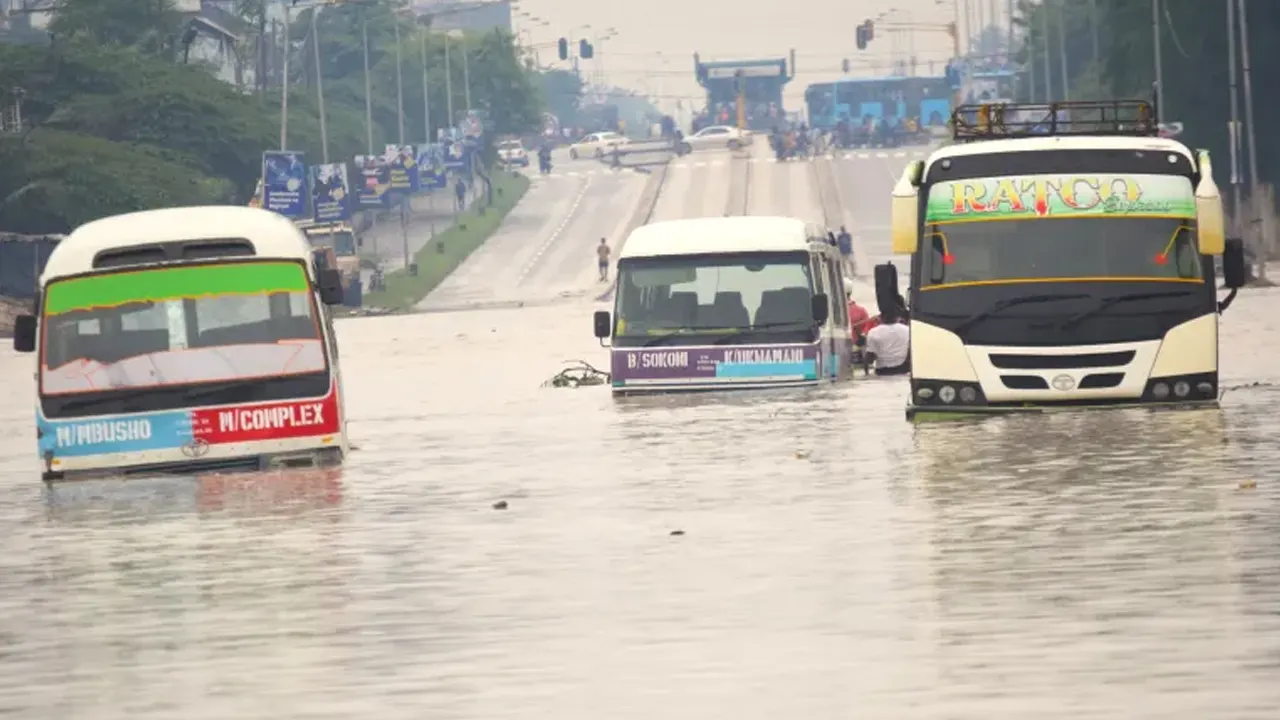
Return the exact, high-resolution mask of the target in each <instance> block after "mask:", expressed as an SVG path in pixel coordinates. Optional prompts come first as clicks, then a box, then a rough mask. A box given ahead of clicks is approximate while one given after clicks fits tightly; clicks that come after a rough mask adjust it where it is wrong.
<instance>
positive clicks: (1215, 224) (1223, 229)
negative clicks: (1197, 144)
mask: <svg viewBox="0 0 1280 720" xmlns="http://www.w3.org/2000/svg"><path fill="white" fill-rule="evenodd" d="M1198 155H1199V160H1200V184H1199V185H1197V186H1196V244H1197V245H1199V246H1200V254H1202V255H1221V254H1222V252H1223V248H1224V247H1225V245H1224V243H1225V242H1226V237H1227V222H1226V216H1225V215H1224V213H1223V210H1222V193H1220V192H1219V191H1218V185H1217V183H1215V182H1214V181H1213V163H1212V162H1211V161H1210V160H1209V151H1208V150H1201V151H1199V153H1198Z"/></svg>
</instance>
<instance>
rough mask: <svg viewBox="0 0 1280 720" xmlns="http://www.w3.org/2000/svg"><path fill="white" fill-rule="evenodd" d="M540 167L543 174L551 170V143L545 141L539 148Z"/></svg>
mask: <svg viewBox="0 0 1280 720" xmlns="http://www.w3.org/2000/svg"><path fill="white" fill-rule="evenodd" d="M538 169H539V170H540V171H541V172H542V173H543V174H546V173H549V172H551V143H543V144H542V146H541V147H539V148H538Z"/></svg>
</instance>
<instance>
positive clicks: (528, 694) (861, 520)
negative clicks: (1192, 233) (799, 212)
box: [0, 298, 1280, 720]
mask: <svg viewBox="0 0 1280 720" xmlns="http://www.w3.org/2000/svg"><path fill="white" fill-rule="evenodd" d="M1250 301H1251V300H1250V299H1246V298H1242V299H1241V301H1240V302H1239V303H1238V304H1237V306H1236V307H1233V309H1232V313H1234V314H1237V315H1236V317H1238V318H1239V319H1238V320H1236V322H1244V321H1247V320H1248V318H1250V317H1251V316H1257V317H1259V318H1265V317H1267V315H1266V313H1265V312H1261V311H1260V310H1258V308H1255V309H1254V311H1249V310H1247V307H1248V303H1249V302H1250ZM1251 312H1252V313H1253V315H1251V314H1250V313H1251ZM588 315H589V308H581V309H579V310H577V311H576V312H566V310H565V308H563V307H560V308H556V307H551V308H539V309H525V310H522V311H500V312H499V311H494V312H474V313H465V314H459V315H449V314H434V315H427V316H417V317H404V318H390V319H381V318H380V319H369V320H360V321H353V322H346V323H339V325H338V326H339V333H340V335H341V337H342V341H343V343H344V352H343V363H344V371H345V372H346V377H345V378H344V380H345V385H346V387H345V389H346V392H347V396H348V397H349V402H350V407H349V408H348V409H349V410H350V412H351V416H352V417H351V428H352V432H353V438H352V440H353V442H355V443H356V444H357V445H359V446H360V447H361V451H360V452H358V453H355V454H353V455H352V456H351V459H350V462H349V463H348V464H347V466H346V467H345V468H344V469H342V470H338V471H331V472H328V473H315V472H303V473H301V474H297V473H296V472H293V471H291V472H290V473H275V474H269V475H262V476H250V477H244V476H240V477H230V476H224V477H208V478H197V479H189V478H188V479H157V480H140V481H129V482H98V481H95V482H87V483H84V484H80V485H65V486H59V487H57V488H55V489H53V490H48V491H46V490H45V489H44V488H43V487H42V485H41V484H40V483H39V482H38V475H37V468H36V466H35V462H34V457H33V456H34V451H33V448H34V446H35V439H34V436H33V433H32V430H31V412H30V397H31V396H30V393H31V384H30V379H29V378H30V372H29V364H28V361H29V358H18V357H15V356H12V355H7V354H3V355H0V375H2V376H3V377H5V378H15V379H16V381H14V382H6V383H0V422H4V423H5V426H6V427H9V428H13V430H12V432H10V433H8V434H7V435H6V436H5V437H3V438H0V477H2V478H3V479H4V480H5V481H6V483H7V484H6V487H5V493H4V494H2V495H0V617H3V618H4V622H3V623H2V624H0V658H2V662H3V668H2V669H3V670H4V672H2V673H0V711H12V712H13V714H15V715H16V716H19V717H66V718H76V717H92V718H95V720H97V719H100V718H126V717H127V718H141V719H143V720H151V719H153V718H154V719H157V720H158V719H161V718H163V719H164V720H169V719H170V718H173V717H183V718H210V719H212V718H218V719H219V720H223V719H225V718H228V717H236V718H250V719H256V718H281V717H290V718H294V717H298V718H302V717H305V718H351V717H365V716H373V715H376V716H378V717H380V718H406V719H408V718H413V719H415V720H417V719H420V718H422V717H431V718H459V719H467V720H472V719H474V720H481V719H483V720H500V719H503V718H542V717H557V718H566V719H571V718H588V717H590V718H599V717H607V718H609V719H610V720H618V719H629V718H637V719H639V718H644V719H645V720H649V719H650V718H653V717H656V716H661V717H664V718H691V719H692V718H699V719H701V718H721V717H733V718H748V719H750V718H760V719H764V718H769V719H770V720H773V719H775V718H779V717H797V718H800V717H803V718H844V717H850V716H851V713H853V714H856V715H857V716H858V717H864V716H865V717H873V718H879V717H885V718H931V719H933V718H937V719H941V718H966V719H967V718H975V719H976V718H983V719H986V718H1010V719H1011V720H1012V719H1014V718H1016V719H1017V720H1024V719H1025V718H1027V717H1031V716H1034V717H1053V718H1072V720H1076V719H1078V718H1086V719H1089V718H1146V717H1150V718H1157V717H1159V718H1188V719H1190V718H1195V719H1197V720H1199V719H1200V718H1206V717H1212V718H1232V719H1233V720H1234V719H1236V718H1244V719H1249V718H1267V719H1268V720H1270V718H1272V717H1273V716H1274V708H1275V707H1277V706H1280V685H1277V684H1276V683H1275V682H1274V678H1275V677H1276V676H1277V674H1278V673H1280V668H1277V667H1276V665H1277V664H1278V663H1280V617H1278V616H1277V614H1276V612H1277V611H1276V610H1275V608H1280V592H1278V591H1277V589H1276V587H1277V581H1278V580H1280V553H1277V552H1276V550H1275V538H1276V537H1280V511H1278V510H1277V507H1276V505H1277V502H1278V501H1280V491H1277V489H1276V486H1275V481H1274V480H1273V479H1272V478H1273V477H1274V475H1275V473H1274V472H1273V471H1272V468H1274V467H1275V464H1276V462H1277V460H1280V451H1278V450H1277V447H1276V444H1275V440H1274V438H1275V437H1276V432H1277V430H1280V427H1278V425H1280V424H1278V423H1277V421H1276V419H1275V416H1274V411H1273V410H1272V408H1273V407H1275V405H1276V403H1277V402H1280V391H1278V390H1275V389H1272V388H1271V387H1261V388H1255V389H1251V390H1249V391H1241V392H1239V393H1229V394H1228V396H1227V400H1226V403H1225V407H1224V409H1223V410H1222V411H1220V412H1219V411H1201V412H1186V413H1147V412H1135V411H1113V412H1100V413H1082V414H1065V415H1052V416H1042V417H1012V418H997V419H992V420H989V421H984V422H976V423H942V424H936V425H927V426H921V427H919V428H915V427H912V426H911V425H909V424H907V423H906V422H905V421H904V419H903V413H902V410H903V403H904V401H905V398H906V384H905V381H904V380H902V379H901V378H894V379H884V378H882V379H870V380H862V379H859V380H857V381H855V382H852V383H847V384H844V385H841V386H837V387H821V388H814V389H807V390H796V389H792V390H782V391H778V392H767V393H731V394H702V395H689V396H680V397H674V396H663V397H634V398H626V399H624V400H618V401H615V400H613V399H612V398H611V397H610V396H609V392H608V389H607V388H583V389H578V390H548V389H541V388H539V387H538V385H539V384H540V383H541V382H542V381H543V380H545V379H546V377H547V376H549V375H550V374H551V373H553V372H555V370H556V369H558V368H559V367H560V363H561V361H563V360H564V359H566V358H575V357H581V358H584V359H587V360H589V361H596V362H595V364H597V365H599V364H602V363H603V362H604V361H603V360H602V358H603V356H604V353H605V352H606V351H603V350H601V349H600V348H598V347H595V346H594V340H593V339H592V338H591V337H590V334H589V333H587V332H586V330H585V329H586V328H587V323H586V318H587V317H588ZM1259 322H1261V320H1260V321H1259ZM1247 331H1248V328H1247V327H1243V328H1242V327H1240V326H1239V325H1237V326H1234V327H1231V328H1229V330H1228V332H1226V333H1224V338H1226V340H1224V342H1231V337H1232V336H1231V333H1236V334H1238V335H1240V336H1247V337H1248V339H1249V341H1250V342H1249V343H1248V344H1247V345H1241V347H1242V348H1243V350H1242V352H1241V353H1230V354H1228V355H1227V356H1226V357H1227V358H1228V360H1227V362H1229V363H1230V364H1231V366H1230V368H1229V370H1228V375H1229V376H1230V377H1231V378H1239V379H1240V380H1241V381H1244V380H1248V381H1254V380H1262V381H1280V377H1277V376H1276V373H1275V371H1274V369H1273V367H1272V363H1271V360H1270V359H1271V358H1273V357H1274V356H1275V354H1276V351H1277V350H1280V341H1277V339H1276V338H1278V337H1280V335H1277V334H1276V333H1275V332H1273V331H1271V330H1270V329H1268V328H1266V327H1265V326H1259V329H1257V330H1256V331H1254V332H1247ZM438 339H445V340H438ZM549 339H554V340H556V341H557V342H561V343H563V344H561V345H556V346H554V347H552V345H553V344H554V343H551V342H549ZM1259 345H1262V346H1266V347H1264V348H1262V349H1259V348H1258V347H1257V346H1259ZM1266 348H1270V349H1269V350H1267V349H1266ZM1231 381H1232V382H1234V381H1235V380H1234V379H1233V380H1231ZM1245 479H1253V480H1256V481H1257V485H1256V487H1253V488H1248V487H1246V488H1242V487H1241V481H1242V480H1245ZM497 500H505V501H506V502H507V507H506V509H504V510H496V509H494V508H493V507H492V506H493V503H494V502H495V501H497ZM677 530H678V531H683V534H673V532H674V531H677Z"/></svg>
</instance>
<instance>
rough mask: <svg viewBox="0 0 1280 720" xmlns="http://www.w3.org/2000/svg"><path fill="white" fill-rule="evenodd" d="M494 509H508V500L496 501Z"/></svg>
mask: <svg viewBox="0 0 1280 720" xmlns="http://www.w3.org/2000/svg"><path fill="white" fill-rule="evenodd" d="M493 509H494V510H506V509H507V501H506V500H499V501H498V502H496V503H494V504H493Z"/></svg>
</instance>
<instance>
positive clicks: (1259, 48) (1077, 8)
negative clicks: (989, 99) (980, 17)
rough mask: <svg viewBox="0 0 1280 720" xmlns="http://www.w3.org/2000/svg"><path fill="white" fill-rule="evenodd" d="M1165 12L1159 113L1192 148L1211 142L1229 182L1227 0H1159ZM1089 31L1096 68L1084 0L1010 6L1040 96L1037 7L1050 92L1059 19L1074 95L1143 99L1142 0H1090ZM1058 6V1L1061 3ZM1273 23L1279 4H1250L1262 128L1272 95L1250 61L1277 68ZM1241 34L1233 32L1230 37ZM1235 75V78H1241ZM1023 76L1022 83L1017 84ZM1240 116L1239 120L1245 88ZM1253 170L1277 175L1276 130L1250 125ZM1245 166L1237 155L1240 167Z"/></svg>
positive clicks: (1271, 117)
mask: <svg viewBox="0 0 1280 720" xmlns="http://www.w3.org/2000/svg"><path fill="white" fill-rule="evenodd" d="M1161 4H1162V6H1163V7H1164V9H1165V12H1164V13H1163V14H1164V15H1165V17H1164V18H1163V22H1162V23H1161V35H1160V42H1161V51H1162V56H1163V57H1162V61H1163V66H1164V67H1163V77H1164V81H1165V86H1164V88H1163V89H1162V94H1163V96H1164V98H1163V99H1164V105H1165V112H1166V115H1167V117H1166V118H1163V119H1167V120H1178V121H1182V122H1183V123H1184V124H1185V126H1186V132H1185V135H1184V137H1183V138H1181V139H1183V140H1184V141H1186V142H1187V143H1188V144H1189V145H1191V146H1192V147H1204V148H1208V149H1210V150H1211V151H1212V152H1213V153H1214V155H1215V156H1217V157H1218V158H1219V160H1218V162H1217V163H1216V164H1215V166H1214V167H1215V173H1216V175H1217V177H1216V179H1217V181H1218V183H1219V184H1220V185H1223V186H1224V187H1225V185H1226V183H1227V182H1228V180H1229V173H1230V167H1229V165H1230V163H1229V162H1228V153H1229V148H1228V141H1227V121H1228V120H1229V119H1230V103H1229V92H1230V90H1229V86H1228V73H1227V56H1228V53H1227V31H1226V6H1225V0H1224V1H1223V2H1217V1H1215V2H1204V0H1163V1H1162V3H1161ZM1097 6H1098V17H1097V19H1096V29H1097V30H1096V31H1097V34H1098V44H1099V51H1100V52H1099V55H1100V63H1099V65H1100V67H1094V63H1093V61H1092V55H1093V36H1094V32H1095V25H1093V24H1091V22H1090V19H1089V17H1088V10H1089V6H1088V4H1087V3H1080V2H1060V1H1056V0H1055V2H1054V3H1053V7H1052V8H1051V9H1049V8H1046V5H1045V4H1044V3H1036V4H1032V3H1030V2H1027V0H1023V1H1022V2H1021V4H1020V6H1019V9H1018V11H1017V14H1018V23H1019V25H1021V26H1022V27H1023V28H1024V29H1025V30H1026V31H1027V34H1026V36H1025V38H1024V43H1023V46H1022V48H1021V53H1020V55H1019V59H1020V60H1021V61H1023V62H1026V63H1027V66H1026V67H1027V70H1028V71H1029V72H1031V73H1034V83H1035V85H1036V86H1037V88H1038V91H1039V95H1040V97H1041V99H1043V95H1044V81H1043V78H1044V72H1045V64H1044V62H1045V60H1044V54H1045V53H1044V49H1045V43H1046V38H1045V37H1043V35H1042V31H1041V29H1042V20H1043V16H1042V13H1045V12H1049V13H1050V14H1049V20H1050V21H1051V24H1050V33H1049V35H1050V37H1049V38H1047V41H1048V47H1049V63H1050V64H1049V69H1050V74H1051V75H1052V77H1053V88H1054V91H1055V92H1054V94H1055V95H1056V96H1058V97H1060V96H1061V90H1062V72H1061V68H1060V61H1061V55H1060V54H1059V51H1060V49H1061V47H1062V46H1061V45H1060V44H1059V43H1058V40H1057V29H1056V28H1057V26H1056V24H1053V23H1056V22H1057V21H1058V17H1059V16H1060V15H1059V13H1061V17H1062V18H1063V19H1064V21H1065V23H1066V24H1065V26H1064V29H1065V31H1066V50H1067V60H1068V71H1067V76H1068V79H1069V81H1070V83H1071V97H1072V98H1073V99H1086V98H1089V97H1093V98H1126V97H1128V98H1133V97H1137V98H1150V97H1151V88H1152V83H1153V82H1154V80H1155V63H1154V45H1155V42H1154V38H1153V33H1152V22H1151V20H1152V19H1151V5H1150V3H1149V2H1141V3H1134V2H1126V0H1098V2H1097ZM1059 8H1061V9H1059ZM1276 29H1280V3H1272V2H1251V3H1249V27H1248V32H1249V44H1250V50H1251V51H1252V58H1251V64H1252V66H1253V68H1255V72H1254V78H1253V81H1254V82H1253V85H1254V102H1255V108H1254V119H1255V121H1256V123H1257V127H1258V128H1270V127H1272V126H1274V125H1275V123H1276V121H1277V120H1280V97H1276V96H1275V95H1274V94H1273V93H1270V92H1267V90H1268V89H1269V87H1268V85H1266V84H1265V83H1264V81H1263V78H1264V77H1266V76H1265V74H1259V73H1258V72H1256V69H1258V68H1271V67H1276V66H1277V64H1278V63H1280V44H1277V43H1271V42H1268V40H1269V34H1270V33H1272V32H1273V31H1275V30H1276ZM1238 42H1239V35H1237V43H1238ZM1242 81H1243V79H1242ZM1030 84H1031V82H1030V81H1027V82H1023V83H1022V88H1023V90H1024V99H1025V91H1026V89H1027V88H1028V87H1029V85H1030ZM1240 116H1241V119H1243V118H1244V112H1243V94H1242V97H1241V110H1240ZM1256 136H1257V142H1258V166H1259V167H1258V174H1259V180H1260V181H1261V182H1275V181H1276V179H1277V175H1280V137H1277V135H1276V134H1275V133H1271V132H1257V133H1256ZM1244 165H1245V164H1244V163H1242V166H1244Z"/></svg>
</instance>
